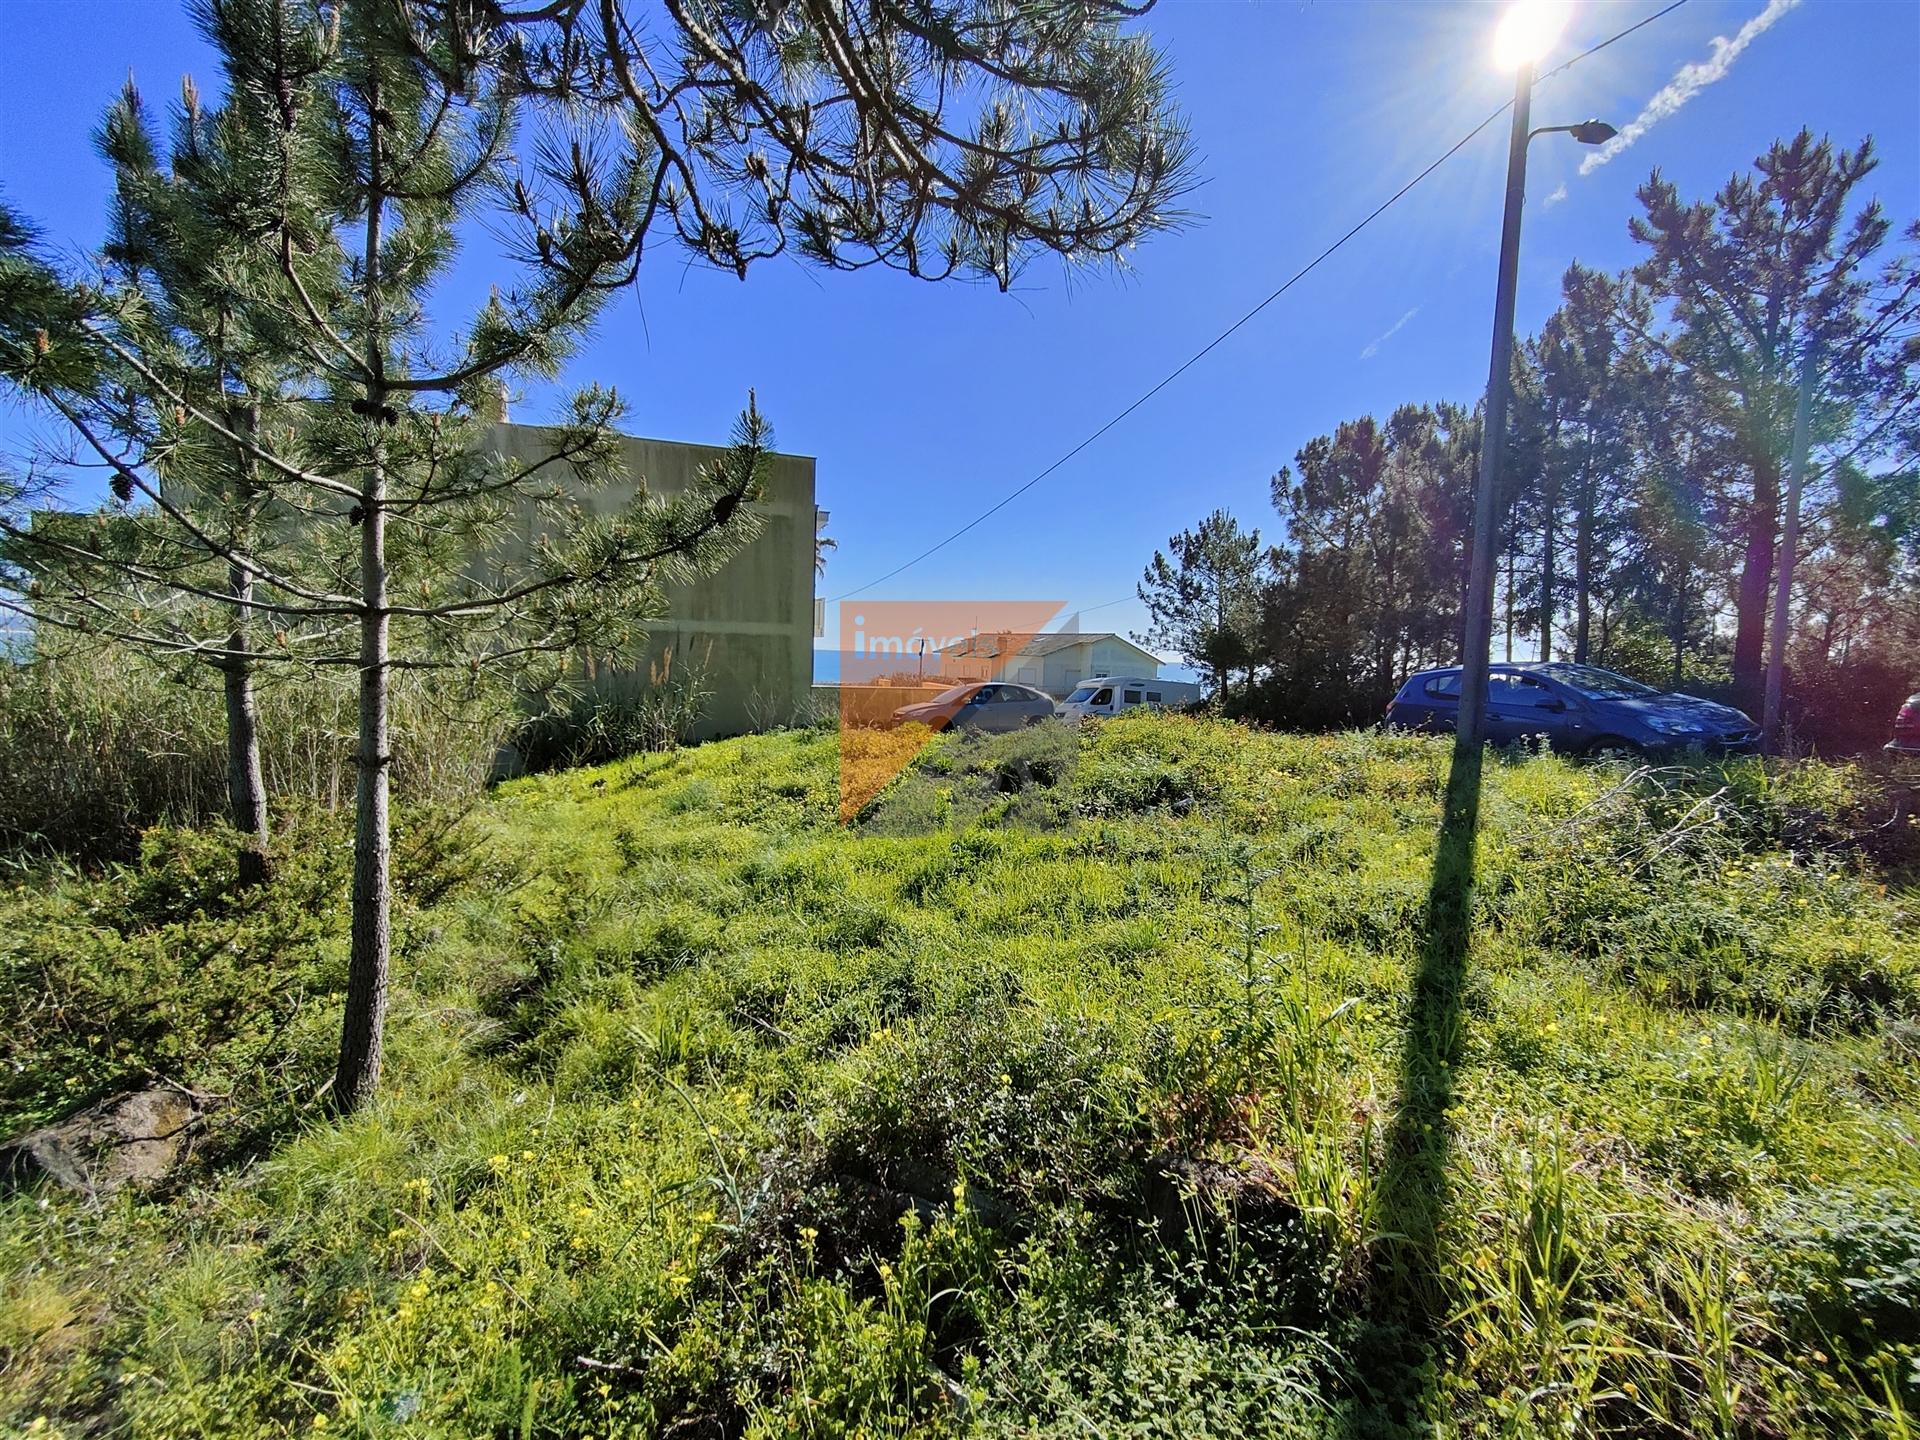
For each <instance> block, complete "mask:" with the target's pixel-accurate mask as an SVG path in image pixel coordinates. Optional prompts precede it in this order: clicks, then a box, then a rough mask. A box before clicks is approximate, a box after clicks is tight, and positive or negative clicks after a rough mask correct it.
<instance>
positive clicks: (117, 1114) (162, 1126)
mask: <svg viewBox="0 0 1920 1440" xmlns="http://www.w3.org/2000/svg"><path fill="white" fill-rule="evenodd" d="M198 1117H199V1112H198V1110H197V1109H196V1108H195V1106H194V1103H193V1100H192V1099H191V1097H189V1096H187V1095H186V1094H184V1093H182V1092H181V1091H179V1090H173V1089H167V1088H156V1089H152V1090H133V1091H129V1092H127V1093H125V1094H121V1095H112V1096H109V1097H107V1098H106V1099H104V1100H98V1101H95V1102H94V1103H93V1104H91V1105H88V1106H87V1107H86V1108H85V1109H82V1110H76V1111H75V1112H74V1113H73V1114H71V1115H69V1116H67V1118H66V1119H64V1120H60V1121H57V1122H55V1123H54V1124H52V1125H47V1126H44V1127H42V1128H41V1129H38V1130H31V1131H29V1132H27V1133H26V1134H25V1135H21V1136H18V1137H16V1138H15V1139H13V1140H11V1141H9V1142H7V1144H6V1145H4V1146H0V1183H4V1184H6V1185H8V1186H21V1185H33V1184H37V1183H39V1182H41V1181H43V1180H44V1181H51V1182H53V1183H54V1184H56V1185H60V1186H63V1187H64V1188H66V1189H68V1190H74V1191H78V1192H79V1193H81V1194H84V1195H105V1194H111V1193H112V1192H113V1191H115V1190H118V1189H119V1188H120V1187H121V1186H123V1185H134V1186H148V1185H155V1184H158V1183H159V1182H160V1181H162V1180H164V1179H166V1177H167V1176H168V1175H170V1174H171V1173H172V1172H173V1169H174V1167H175V1166H177V1165H178V1164H179V1163H180V1161H181V1159H182V1158H183V1157H184V1155H185V1154H186V1148H187V1137H188V1134H189V1132H190V1131H191V1130H192V1128H193V1123H194V1121H195V1120H196V1119H197V1118H198Z"/></svg>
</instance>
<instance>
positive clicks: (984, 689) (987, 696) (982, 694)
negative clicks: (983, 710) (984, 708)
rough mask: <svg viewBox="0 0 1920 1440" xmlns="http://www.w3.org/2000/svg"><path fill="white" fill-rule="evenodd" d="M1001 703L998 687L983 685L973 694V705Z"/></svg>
mask: <svg viewBox="0 0 1920 1440" xmlns="http://www.w3.org/2000/svg"><path fill="white" fill-rule="evenodd" d="M999 701H1000V687H999V686H997V685H982V686H981V687H980V688H979V689H978V690H976V691H974V692H973V703H974V704H976V705H996V704H998V703H999Z"/></svg>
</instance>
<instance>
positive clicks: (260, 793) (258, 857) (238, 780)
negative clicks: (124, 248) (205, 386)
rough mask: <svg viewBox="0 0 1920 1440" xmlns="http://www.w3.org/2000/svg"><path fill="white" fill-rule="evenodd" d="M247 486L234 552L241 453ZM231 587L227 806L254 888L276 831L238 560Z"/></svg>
mask: <svg viewBox="0 0 1920 1440" xmlns="http://www.w3.org/2000/svg"><path fill="white" fill-rule="evenodd" d="M236 418H238V419H240V420H241V422H242V424H243V425H244V426H245V435H246V438H247V439H248V441H250V442H251V441H256V440H257V439H258V437H259V432H260V407H259V406H258V405H251V406H249V407H248V408H247V410H246V412H245V414H244V415H243V416H240V417H236ZM238 460H239V472H240V477H241V478H240V479H239V480H238V481H237V483H238V484H240V485H241V486H243V487H245V493H243V494H242V495H241V496H240V497H239V499H240V502H241V503H240V513H241V516H242V520H241V524H240V527H239V530H238V532H237V533H236V535H235V537H234V538H235V539H236V540H237V541H239V542H240V544H239V545H236V547H235V550H236V553H240V551H241V548H242V546H248V545H251V544H252V539H253V519H254V508H255V506H256V504H257V499H256V495H257V487H256V486H254V485H253V484H252V471H253V468H254V461H253V459H252V457H251V456H249V455H247V454H245V453H244V452H243V453H242V454H241V455H240V456H239V457H238ZM227 593H228V594H230V595H232V596H233V629H232V631H231V632H230V633H229V634H228V636H227V651H228V654H227V658H226V661H225V663H224V664H223V665H222V667H221V669H222V675H223V679H224V681H225V687H224V688H225V690H226V702H227V808H228V814H229V816H230V818H231V820H232V822H233V828H234V829H235V830H238V831H239V832H240V834H241V836H242V837H243V840H242V844H241V847H240V856H239V872H240V885H241V888H242V889H250V888H251V887H253V886H255V885H259V884H261V883H263V882H265V881H266V880H268V879H270V878H271V877H272V874H273V859H272V852H271V850H270V849H269V846H270V844H271V841H272V835H271V833H270V832H269V831H268V828H267V786H266V781H265V779H264V778H263V777H262V774H261V766H260V715H259V711H258V709H257V708H256V707H255V705H254V699H253V672H254V662H253V627H254V617H253V571H252V569H251V568H250V567H248V566H246V565H243V564H241V563H240V562H239V561H234V562H232V563H231V564H229V565H228V566H227Z"/></svg>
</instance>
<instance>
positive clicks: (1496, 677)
mask: <svg viewBox="0 0 1920 1440" xmlns="http://www.w3.org/2000/svg"><path fill="white" fill-rule="evenodd" d="M1487 703H1488V704H1489V705H1531V704H1532V703H1533V696H1532V695H1529V694H1528V693H1527V692H1526V689H1525V687H1524V686H1522V685H1521V683H1520V677H1519V676H1518V675H1515V674H1512V673H1511V672H1505V673H1502V672H1500V671H1496V672H1494V673H1493V674H1491V675H1489V676H1488V677H1487Z"/></svg>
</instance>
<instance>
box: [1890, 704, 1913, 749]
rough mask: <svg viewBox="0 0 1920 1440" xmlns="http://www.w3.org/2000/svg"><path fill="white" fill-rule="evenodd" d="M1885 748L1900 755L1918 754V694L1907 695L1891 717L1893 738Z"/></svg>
mask: <svg viewBox="0 0 1920 1440" xmlns="http://www.w3.org/2000/svg"><path fill="white" fill-rule="evenodd" d="M1887 749H1889V750H1893V751H1896V752H1898V753H1899V754H1902V755H1920V695H1909V696H1908V697H1907V703H1906V704H1904V705H1902V706H1901V707H1900V713H1899V714H1898V715H1896V716H1894V717H1893V739H1891V740H1889V741H1888V742H1887Z"/></svg>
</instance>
